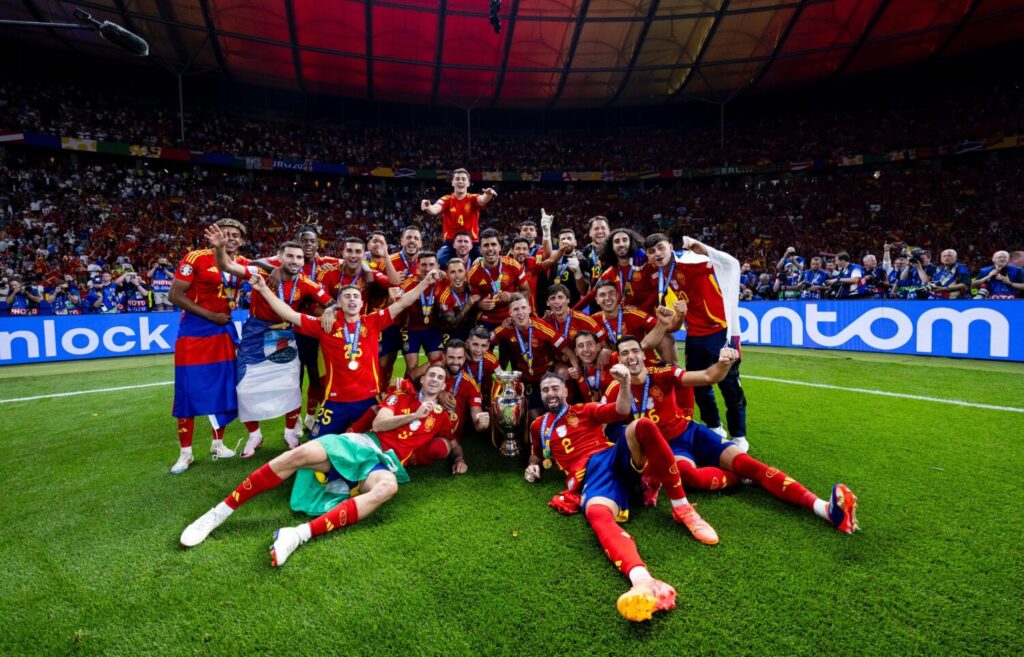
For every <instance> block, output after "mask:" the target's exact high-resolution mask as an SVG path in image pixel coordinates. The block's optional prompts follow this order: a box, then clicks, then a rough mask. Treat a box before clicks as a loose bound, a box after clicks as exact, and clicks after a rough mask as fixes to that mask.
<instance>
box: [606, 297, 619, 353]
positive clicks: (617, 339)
mask: <svg viewBox="0 0 1024 657" xmlns="http://www.w3.org/2000/svg"><path fill="white" fill-rule="evenodd" d="M601 321H602V322H604V327H605V328H606V329H608V339H609V340H610V339H612V336H613V335H614V336H615V345H616V346H618V344H619V340H621V339H622V306H621V305H620V306H619V322H618V324H619V326H618V330H617V331H613V330H612V325H611V324H609V323H608V320H607V319H606V318H605V316H604V313H601Z"/></svg>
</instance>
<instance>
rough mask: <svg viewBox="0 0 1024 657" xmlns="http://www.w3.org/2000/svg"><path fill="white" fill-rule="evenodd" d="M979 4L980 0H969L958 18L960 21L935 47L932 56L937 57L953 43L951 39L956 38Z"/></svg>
mask: <svg viewBox="0 0 1024 657" xmlns="http://www.w3.org/2000/svg"><path fill="white" fill-rule="evenodd" d="M980 4H981V0H973V1H972V2H971V6H970V7H968V8H967V11H965V12H964V17H963V18H961V19H960V22H959V23H958V24H957V26H956V28H955V29H954V30H953V32H952V33H950V35H949V37H948V38H947V39H946V40H945V41H943V42H942V45H941V46H939V47H938V48H936V49H935V52H934V53H932V57H937V56H939V55H941V54H942V53H943V52H944V51H945V50H946V48H948V47H949V44H951V43H953V39H955V38H957V36H959V34H960V32H961V31H962V30H963V29H964V27H965V26H966V25H967V24H968V23H969V22H971V17H972V16H974V12H975V11H976V10H977V9H978V5H980Z"/></svg>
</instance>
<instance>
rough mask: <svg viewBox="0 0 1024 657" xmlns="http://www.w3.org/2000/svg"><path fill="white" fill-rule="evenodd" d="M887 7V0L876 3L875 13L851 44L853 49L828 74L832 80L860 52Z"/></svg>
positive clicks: (840, 73) (841, 72)
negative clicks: (853, 43) (854, 42)
mask: <svg viewBox="0 0 1024 657" xmlns="http://www.w3.org/2000/svg"><path fill="white" fill-rule="evenodd" d="M888 7H889V0H882V1H881V2H880V3H878V9H876V10H875V14H874V15H873V16H872V17H871V20H869V21H868V24H867V25H866V26H865V27H864V32H863V33H862V34H861V35H860V38H859V39H857V43H856V44H855V45H854V46H853V50H851V51H850V54H849V55H847V56H846V59H844V60H843V63H842V64H840V65H839V66H837V67H836V70H835V71H833V73H832V75H831V76H829V77H830V78H831V79H833V80H834V79H835V78H838V77H839V76H840V75H842V74H843V71H845V70H846V67H848V66H849V65H850V62H852V61H853V60H854V58H855V57H856V56H857V53H859V52H860V49H861V48H863V47H864V44H865V43H867V41H868V37H869V36H871V32H872V30H874V29H875V25H877V24H878V19H880V18H881V17H882V14H884V13H885V10H886V9H887V8H888Z"/></svg>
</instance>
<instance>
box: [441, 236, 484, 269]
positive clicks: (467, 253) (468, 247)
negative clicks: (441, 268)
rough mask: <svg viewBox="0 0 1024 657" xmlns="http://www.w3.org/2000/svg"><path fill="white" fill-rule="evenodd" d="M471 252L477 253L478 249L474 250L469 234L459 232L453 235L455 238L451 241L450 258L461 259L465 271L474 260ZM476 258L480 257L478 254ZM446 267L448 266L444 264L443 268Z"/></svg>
mask: <svg viewBox="0 0 1024 657" xmlns="http://www.w3.org/2000/svg"><path fill="white" fill-rule="evenodd" d="M473 251H479V249H474V246H473V238H472V237H470V235H469V232H468V231H465V230H460V231H459V232H457V233H455V238H454V239H453V240H452V257H453V258H461V259H462V261H463V262H464V263H466V269H469V267H470V265H472V264H473V260H474V259H475V258H474V257H473ZM477 257H480V256H479V253H477ZM447 267H448V265H447V264H445V268H447Z"/></svg>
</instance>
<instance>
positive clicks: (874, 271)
mask: <svg viewBox="0 0 1024 657" xmlns="http://www.w3.org/2000/svg"><path fill="white" fill-rule="evenodd" d="M861 262H862V263H863V265H864V277H863V278H861V280H860V286H859V287H860V288H862V289H863V293H862V295H861V296H862V297H864V298H868V299H885V298H886V297H887V296H888V292H889V275H888V274H886V273H885V269H883V268H882V267H879V266H878V259H877V258H875V256H874V255H872V254H870V253H869V254H868V255H866V256H864V258H863V259H862V260H861Z"/></svg>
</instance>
